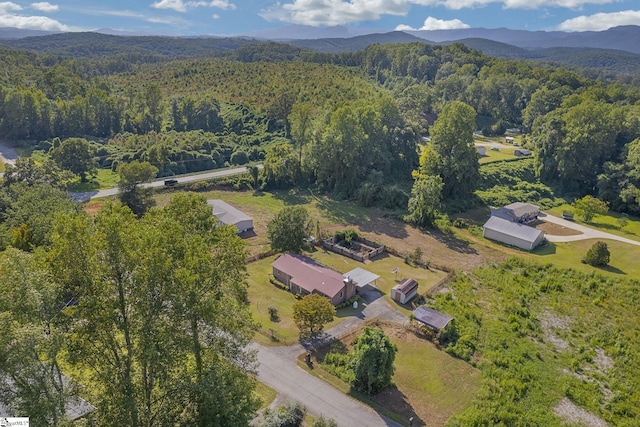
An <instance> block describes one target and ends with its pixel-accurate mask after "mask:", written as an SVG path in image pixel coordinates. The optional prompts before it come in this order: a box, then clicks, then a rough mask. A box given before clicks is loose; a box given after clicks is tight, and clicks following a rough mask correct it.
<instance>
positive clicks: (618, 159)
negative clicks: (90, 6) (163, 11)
mask: <svg viewBox="0 0 640 427" xmlns="http://www.w3.org/2000/svg"><path fill="white" fill-rule="evenodd" d="M52 37H53V36H52ZM72 37H83V38H86V39H87V40H88V44H87V45H86V51H80V52H77V51H76V50H77V49H76V47H77V45H76V44H73V43H71V44H70V46H71V47H69V48H68V49H67V50H66V51H65V50H64V46H65V40H67V39H69V38H72ZM95 37H98V38H99V39H100V40H101V41H102V38H103V37H105V36H97V35H91V34H85V35H76V36H69V35H57V36H55V37H54V39H55V40H56V41H58V42H60V43H58V44H56V45H55V46H56V47H55V48H53V47H51V48H50V50H51V51H52V52H53V53H57V55H53V54H51V53H34V52H33V51H32V52H27V51H13V50H4V52H3V55H2V57H1V58H2V59H1V61H2V66H3V68H4V69H5V73H3V75H2V76H0V80H1V81H2V86H1V87H0V136H2V137H3V138H6V139H9V140H14V141H22V144H24V145H26V146H30V147H32V148H40V149H43V150H45V151H49V150H51V149H52V148H55V147H56V146H57V145H59V144H60V141H62V140H65V139H67V138H72V137H79V138H83V139H86V140H87V141H88V142H89V143H90V145H91V149H92V153H93V155H94V157H95V159H96V161H97V165H98V166H99V167H102V168H112V169H113V170H115V168H116V167H117V165H118V164H121V163H126V162H129V161H132V160H143V161H148V162H150V163H152V164H153V165H155V166H156V167H157V168H158V170H159V176H168V175H174V174H181V173H186V172H194V171H198V170H204V169H212V168H217V167H224V166H228V165H234V164H235V165H240V164H246V163H248V162H250V161H265V166H266V167H265V172H264V177H263V178H264V179H263V185H264V186H266V187H269V186H271V187H273V186H278V187H282V186H287V185H293V184H294V183H295V184H296V185H299V184H302V183H304V184H305V185H317V186H320V187H321V189H322V190H323V191H328V192H331V193H333V194H334V195H337V196H340V197H347V198H352V199H357V200H359V201H360V202H361V203H363V204H368V205H370V204H374V203H376V202H377V201H378V200H384V201H385V204H386V205H388V206H389V207H393V206H396V207H403V206H406V203H407V200H408V198H409V197H410V194H409V193H410V191H409V190H410V187H411V182H412V181H411V176H410V172H411V171H412V170H415V169H416V168H417V167H418V151H419V150H420V148H419V147H420V145H421V143H422V140H421V137H424V136H428V135H429V134H430V131H431V126H433V124H434V123H433V120H434V119H435V118H437V117H438V114H439V113H440V112H441V111H442V110H443V108H444V107H445V106H446V105H447V104H448V103H451V102H453V101H460V102H462V103H464V104H466V105H468V106H470V107H472V108H473V110H474V111H475V114H476V118H475V121H476V125H475V127H476V128H477V129H481V130H482V131H483V132H484V133H485V135H491V134H493V135H499V134H502V133H503V132H504V130H505V129H506V128H513V127H515V128H521V129H522V130H523V131H524V132H525V140H526V143H527V146H528V147H529V148H532V149H534V153H535V157H536V159H535V164H534V166H533V167H534V171H535V177H536V179H539V180H541V181H542V182H543V183H545V184H547V185H552V186H555V187H556V188H558V189H559V190H560V191H561V192H564V193H567V194H569V195H570V196H580V195H584V194H587V193H589V194H593V195H597V196H599V197H600V198H602V199H603V200H605V201H607V202H609V203H610V205H611V206H612V207H613V208H615V209H617V210H620V211H623V212H628V213H638V212H640V207H639V206H640V205H639V203H638V199H639V197H638V191H639V190H638V186H639V185H640V182H639V181H640V178H639V177H638V176H637V175H638V172H637V169H638V165H637V159H636V157H637V156H635V155H634V153H635V151H637V150H636V149H635V148H634V147H635V146H636V145H637V144H638V143H637V142H636V143H633V142H634V141H635V140H636V139H637V137H638V135H639V134H640V120H639V119H640V106H638V101H639V100H640V88H638V87H636V86H630V85H623V84H621V83H604V82H602V81H599V80H591V79H587V78H585V77H582V76H581V75H580V74H577V73H575V72H572V71H568V70H565V69H562V68H555V67H539V66H534V65H531V64H530V63H525V62H519V61H510V60H504V59H496V58H491V57H488V56H485V55H483V54H481V53H480V52H479V51H476V50H473V49H469V48H467V47H465V46H464V45H462V44H459V43H456V44H452V45H448V46H442V45H429V44H427V43H421V42H417V43H406V44H395V45H371V46H368V47H367V48H366V49H364V50H361V51H357V52H346V53H341V54H323V53H317V52H311V51H305V50H303V49H301V48H298V47H292V46H288V45H283V44H277V43H261V44H256V43H241V42H238V41H236V42H231V41H228V40H226V39H225V40H222V41H211V40H208V41H206V42H205V41H203V40H199V39H198V40H194V41H193V44H189V43H188V41H185V40H180V41H179V42H178V41H173V42H172V43H167V46H168V47H164V48H162V49H160V48H159V47H158V45H159V43H160V41H159V40H156V39H154V38H150V39H146V38H144V39H143V41H142V42H136V44H132V42H131V41H130V38H118V37H111V36H110V37H108V41H109V43H107V44H105V45H101V46H102V47H101V48H100V49H98V47H96V49H98V50H96V51H95V52H94V50H93V49H91V46H93V45H96V46H97V45H98V43H97V41H92V40H93V38H95ZM47 40H48V39H47V38H46V37H45V38H43V39H41V44H42V45H43V46H45V45H46V41H47ZM31 44H32V45H33V42H32V43H31ZM37 46H39V45H37ZM185 46H190V47H189V48H188V49H187V48H186V47H185ZM118 47H120V48H121V50H120V51H118ZM180 49H182V52H183V55H182V56H183V57H182V58H180V56H179V55H178V53H179V52H180ZM40 50H45V49H44V47H40ZM63 52H66V53H65V54H63ZM74 55H75V57H74ZM187 56H188V57H187ZM336 156H337V157H336ZM355 159H358V161H357V162H356V161H355ZM276 166H277V167H276ZM389 178H391V179H389ZM441 178H442V177H441ZM361 184H364V185H361ZM444 185H445V188H447V187H448V184H447V183H446V182H445V183H444ZM381 194H384V197H382V198H381V197H376V195H381ZM451 196H454V197H453V198H454V199H455V196H463V195H455V194H445V199H447V198H451ZM445 202H446V200H445Z"/></svg>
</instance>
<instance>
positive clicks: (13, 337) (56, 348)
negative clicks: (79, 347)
mask: <svg viewBox="0 0 640 427" xmlns="http://www.w3.org/2000/svg"><path fill="white" fill-rule="evenodd" d="M0 272H1V274H0V295H2V298H0V377H2V378H3V381H0V402H4V403H5V404H6V403H10V407H11V410H12V412H14V413H18V414H28V415H29V418H30V421H31V423H33V425H50V424H54V425H55V424H58V423H60V422H62V421H63V420H65V418H66V417H65V403H66V402H68V401H69V398H70V393H71V389H72V387H73V384H72V383H71V382H69V381H67V379H64V378H63V376H62V371H61V369H60V365H59V357H60V354H61V352H62V349H63V345H64V333H63V330H64V328H63V325H62V323H61V320H62V318H63V317H64V316H62V315H60V313H59V312H58V311H59V310H60V305H59V299H58V298H59V289H58V287H57V285H56V282H55V281H53V280H52V278H51V276H50V275H48V274H47V271H46V268H45V267H44V266H43V264H42V263H41V262H40V260H39V259H36V258H35V257H34V256H32V255H31V254H28V253H25V252H22V251H20V250H17V249H13V248H10V249H7V250H6V251H4V252H3V253H2V254H0ZM6 380H9V381H6Z"/></svg>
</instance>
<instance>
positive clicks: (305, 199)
mask: <svg viewBox="0 0 640 427" xmlns="http://www.w3.org/2000/svg"><path fill="white" fill-rule="evenodd" d="M271 194H272V195H273V197H274V198H275V199H278V200H282V202H283V203H284V204H285V205H286V206H295V205H306V204H308V203H309V202H310V201H311V195H310V194H309V193H307V192H302V191H298V190H295V189H292V190H289V191H284V190H279V191H274V192H273V193H271Z"/></svg>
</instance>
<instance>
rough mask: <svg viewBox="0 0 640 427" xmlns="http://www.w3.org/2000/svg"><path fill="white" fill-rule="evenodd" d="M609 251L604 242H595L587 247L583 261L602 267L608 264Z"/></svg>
mask: <svg viewBox="0 0 640 427" xmlns="http://www.w3.org/2000/svg"><path fill="white" fill-rule="evenodd" d="M610 258H611V253H610V252H609V247H608V246H607V244H606V243H605V242H596V243H594V244H593V246H591V247H590V248H589V250H588V251H587V255H586V256H585V257H584V262H585V263H587V264H589V265H593V266H594V267H603V266H605V265H608V264H609V260H610Z"/></svg>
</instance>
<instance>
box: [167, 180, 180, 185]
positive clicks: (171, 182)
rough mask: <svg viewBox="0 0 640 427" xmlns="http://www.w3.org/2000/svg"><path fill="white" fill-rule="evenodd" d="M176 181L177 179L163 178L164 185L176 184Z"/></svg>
mask: <svg viewBox="0 0 640 427" xmlns="http://www.w3.org/2000/svg"><path fill="white" fill-rule="evenodd" d="M177 183H178V180H177V179H165V180H164V185H176V184H177Z"/></svg>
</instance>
